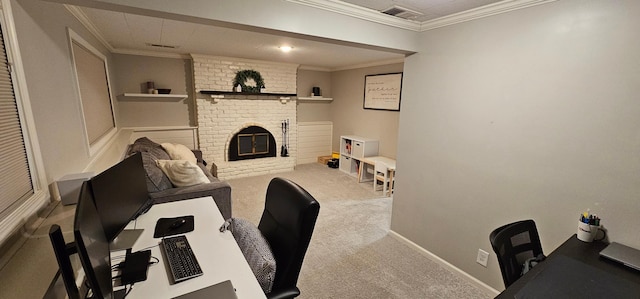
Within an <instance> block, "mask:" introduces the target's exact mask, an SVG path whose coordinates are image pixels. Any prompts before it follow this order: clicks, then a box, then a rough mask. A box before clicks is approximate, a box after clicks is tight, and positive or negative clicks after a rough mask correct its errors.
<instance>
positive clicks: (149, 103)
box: [113, 54, 196, 127]
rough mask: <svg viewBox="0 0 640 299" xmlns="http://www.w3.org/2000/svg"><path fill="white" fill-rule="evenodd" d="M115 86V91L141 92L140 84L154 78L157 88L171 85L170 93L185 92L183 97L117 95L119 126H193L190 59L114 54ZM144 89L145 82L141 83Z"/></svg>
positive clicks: (115, 92)
mask: <svg viewBox="0 0 640 299" xmlns="http://www.w3.org/2000/svg"><path fill="white" fill-rule="evenodd" d="M113 64H114V69H115V75H114V76H113V78H114V79H113V80H114V81H117V86H118V89H117V90H114V94H115V95H121V94H123V93H125V92H127V93H141V92H142V91H143V90H142V88H143V87H141V85H142V84H143V83H145V82H147V81H154V83H155V87H156V88H170V89H171V93H172V94H186V95H188V96H189V98H187V99H184V100H179V101H178V100H174V99H171V100H159V99H152V98H142V99H137V98H136V99H131V98H127V99H124V98H122V97H118V109H119V116H120V117H119V123H118V124H119V126H121V127H149V126H189V125H191V126H195V125H196V119H195V117H194V115H195V113H194V106H195V105H194V102H193V99H194V96H193V81H192V78H193V71H192V70H191V68H192V63H191V60H190V59H177V58H159V57H148V56H138V55H124V54H114V55H113ZM144 93H146V86H145V87H144Z"/></svg>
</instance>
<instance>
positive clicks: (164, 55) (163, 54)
mask: <svg viewBox="0 0 640 299" xmlns="http://www.w3.org/2000/svg"><path fill="white" fill-rule="evenodd" d="M111 52H112V53H115V54H126V55H138V56H148V57H159V58H175V59H191V56H190V55H189V54H180V53H169V52H156V51H145V50H135V49H113V50H112V51H111Z"/></svg>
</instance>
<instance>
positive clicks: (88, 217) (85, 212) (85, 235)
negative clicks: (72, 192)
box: [73, 181, 113, 299]
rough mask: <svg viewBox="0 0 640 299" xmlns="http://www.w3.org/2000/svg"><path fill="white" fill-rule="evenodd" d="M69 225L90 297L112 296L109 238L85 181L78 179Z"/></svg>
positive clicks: (89, 186) (99, 298) (89, 185)
mask: <svg viewBox="0 0 640 299" xmlns="http://www.w3.org/2000/svg"><path fill="white" fill-rule="evenodd" d="M73 226H74V229H73V234H74V237H75V241H76V248H77V249H78V256H79V257H80V263H81V264H82V269H84V273H85V276H86V280H87V282H88V283H89V287H90V288H91V291H92V293H93V297H92V298H98V299H102V298H113V286H112V284H111V259H110V256H109V241H108V240H107V238H106V236H105V234H104V229H103V227H102V222H101V221H100V218H99V216H98V211H97V210H96V207H95V205H94V200H93V196H92V192H91V184H90V182H89V181H85V182H83V183H82V187H81V189H80V195H79V198H78V205H77V207H76V215H75V219H74V223H73Z"/></svg>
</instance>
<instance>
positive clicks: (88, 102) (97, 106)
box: [72, 41, 115, 144]
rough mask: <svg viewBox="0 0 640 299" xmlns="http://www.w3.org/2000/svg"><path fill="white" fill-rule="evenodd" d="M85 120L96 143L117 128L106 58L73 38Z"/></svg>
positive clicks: (92, 140)
mask: <svg viewBox="0 0 640 299" xmlns="http://www.w3.org/2000/svg"><path fill="white" fill-rule="evenodd" d="M72 44H73V59H74V60H75V66H76V72H77V75H78V85H79V87H80V98H81V99H82V111H83V113H84V122H85V126H86V129H87V135H88V137H89V144H93V143H94V142H96V141H97V140H99V139H100V137H102V136H104V135H105V134H106V133H108V132H109V131H110V130H111V129H113V128H114V127H115V121H114V119H113V110H112V107H111V97H110V95H109V84H108V81H107V70H106V68H105V64H104V60H102V58H100V57H98V56H96V55H95V54H93V53H92V52H91V51H90V50H88V49H86V48H85V47H83V46H82V45H80V44H78V43H77V42H76V41H73V43H72Z"/></svg>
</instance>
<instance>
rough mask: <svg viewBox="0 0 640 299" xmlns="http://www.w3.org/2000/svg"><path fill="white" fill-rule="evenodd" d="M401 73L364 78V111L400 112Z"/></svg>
mask: <svg viewBox="0 0 640 299" xmlns="http://www.w3.org/2000/svg"><path fill="white" fill-rule="evenodd" d="M401 94H402V73H390V74H378V75H366V76H364V104H363V108H364V109H375V110H390V111H400V95H401Z"/></svg>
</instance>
